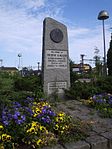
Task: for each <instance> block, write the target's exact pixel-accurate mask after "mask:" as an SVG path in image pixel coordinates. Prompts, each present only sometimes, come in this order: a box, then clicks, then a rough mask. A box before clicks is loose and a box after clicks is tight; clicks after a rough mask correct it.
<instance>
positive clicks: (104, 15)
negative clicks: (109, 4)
mask: <svg viewBox="0 0 112 149" xmlns="http://www.w3.org/2000/svg"><path fill="white" fill-rule="evenodd" d="M108 18H109V14H108V12H107V11H105V10H102V11H100V12H99V15H98V20H102V25H103V44H104V76H107V61H106V46H105V24H104V20H106V19H108Z"/></svg>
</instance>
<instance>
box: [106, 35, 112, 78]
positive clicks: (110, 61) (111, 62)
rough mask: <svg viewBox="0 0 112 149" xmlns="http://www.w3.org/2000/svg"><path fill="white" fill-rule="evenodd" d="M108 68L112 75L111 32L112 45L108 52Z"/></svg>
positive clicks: (109, 73)
mask: <svg viewBox="0 0 112 149" xmlns="http://www.w3.org/2000/svg"><path fill="white" fill-rule="evenodd" d="M107 68H108V75H109V76H112V33H111V40H110V47H109V49H108V52H107Z"/></svg>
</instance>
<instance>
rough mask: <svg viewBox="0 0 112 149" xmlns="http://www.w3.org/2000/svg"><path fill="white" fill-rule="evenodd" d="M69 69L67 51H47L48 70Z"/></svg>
mask: <svg viewBox="0 0 112 149" xmlns="http://www.w3.org/2000/svg"><path fill="white" fill-rule="evenodd" d="M56 68H61V69H67V51H64V50H46V69H56Z"/></svg>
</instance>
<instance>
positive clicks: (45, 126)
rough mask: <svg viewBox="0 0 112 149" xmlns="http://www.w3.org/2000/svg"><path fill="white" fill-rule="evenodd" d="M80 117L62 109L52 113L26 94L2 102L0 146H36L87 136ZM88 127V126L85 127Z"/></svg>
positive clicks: (44, 103)
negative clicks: (18, 98)
mask: <svg viewBox="0 0 112 149" xmlns="http://www.w3.org/2000/svg"><path fill="white" fill-rule="evenodd" d="M84 127H85V128H86V127H87V125H85V126H84V124H83V122H82V121H77V120H74V119H73V118H72V117H71V116H69V115H66V114H65V113H64V112H58V113H56V112H55V111H54V110H53V109H52V108H51V106H50V104H49V103H48V102H47V101H45V100H43V99H40V100H37V99H34V98H30V97H28V98H27V99H26V100H23V101H22V103H19V102H16V101H15V102H11V103H10V104H8V105H4V108H3V109H2V113H1V122H0V148H1V149H19V147H20V146H22V145H23V146H24V145H25V146H26V148H27V147H28V148H40V147H43V146H49V145H54V144H56V143H63V142H68V141H73V140H74V141H77V140H80V139H83V138H85V137H86V136H87V134H86V132H85V131H83V130H85V129H84ZM87 128H88V127H87Z"/></svg>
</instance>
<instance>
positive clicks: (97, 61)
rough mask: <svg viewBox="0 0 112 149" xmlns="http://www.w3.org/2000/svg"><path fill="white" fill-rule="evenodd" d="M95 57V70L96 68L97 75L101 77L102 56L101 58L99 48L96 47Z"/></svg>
mask: <svg viewBox="0 0 112 149" xmlns="http://www.w3.org/2000/svg"><path fill="white" fill-rule="evenodd" d="M94 50H95V52H94V54H95V56H94V57H93V59H94V60H95V68H96V74H97V75H99V76H100V75H101V73H102V63H101V60H100V56H99V51H100V50H99V49H98V48H97V47H95V49H94Z"/></svg>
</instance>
